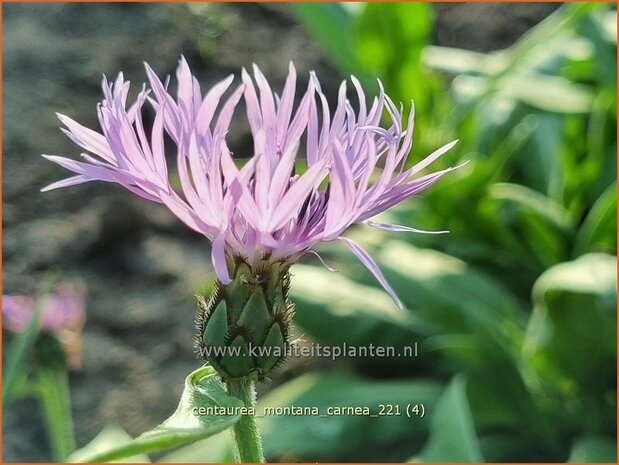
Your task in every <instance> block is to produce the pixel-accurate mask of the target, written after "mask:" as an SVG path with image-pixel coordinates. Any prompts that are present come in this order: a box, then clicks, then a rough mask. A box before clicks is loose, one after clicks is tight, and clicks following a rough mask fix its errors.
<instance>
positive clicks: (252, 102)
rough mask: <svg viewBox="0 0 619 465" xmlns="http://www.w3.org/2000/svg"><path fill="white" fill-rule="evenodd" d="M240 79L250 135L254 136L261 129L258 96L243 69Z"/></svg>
mask: <svg viewBox="0 0 619 465" xmlns="http://www.w3.org/2000/svg"><path fill="white" fill-rule="evenodd" d="M241 79H242V80H243V84H245V92H244V93H243V96H244V98H245V106H246V108H247V121H248V122H249V127H250V128H251V132H252V134H256V133H257V132H258V131H259V130H260V128H261V127H262V112H261V111H260V105H259V104H258V96H257V95H256V88H255V87H254V83H253V81H252V79H251V77H250V76H249V73H248V72H247V70H246V69H245V68H243V70H242V71H241Z"/></svg>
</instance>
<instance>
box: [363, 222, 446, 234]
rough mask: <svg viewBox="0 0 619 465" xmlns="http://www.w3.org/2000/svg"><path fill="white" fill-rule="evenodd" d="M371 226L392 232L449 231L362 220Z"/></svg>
mask: <svg viewBox="0 0 619 465" xmlns="http://www.w3.org/2000/svg"><path fill="white" fill-rule="evenodd" d="M363 224H366V225H368V226H370V227H372V228H376V229H383V230H385V231H393V232H414V233H420V234H447V233H449V231H426V230H424V229H416V228H411V227H410V226H402V225H399V224H390V223H379V222H376V221H370V220H366V221H364V222H363Z"/></svg>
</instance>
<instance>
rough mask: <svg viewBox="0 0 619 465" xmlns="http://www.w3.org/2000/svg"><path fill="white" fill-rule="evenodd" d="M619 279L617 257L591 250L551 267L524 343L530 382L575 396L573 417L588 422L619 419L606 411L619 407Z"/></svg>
mask: <svg viewBox="0 0 619 465" xmlns="http://www.w3.org/2000/svg"><path fill="white" fill-rule="evenodd" d="M616 282H617V260H616V257H614V256H612V255H607V254H588V255H583V256H582V257H580V258H578V259H576V260H574V261H572V262H567V263H562V264H560V265H557V266H555V267H553V268H551V269H549V270H548V271H547V272H545V273H544V274H543V275H542V276H541V277H540V278H539V280H538V281H537V283H536V284H535V287H534V289H533V302H534V304H535V308H534V312H533V315H532V317H531V321H530V323H529V326H528V329H527V334H526V339H525V342H524V347H523V355H524V359H525V360H526V361H527V362H528V363H529V364H530V368H529V369H530V370H531V371H530V373H529V376H531V378H530V384H531V386H532V387H534V388H535V387H536V386H539V385H540V382H542V383H543V384H542V385H541V386H542V387H543V386H551V387H552V391H551V392H555V396H556V395H557V394H560V395H563V396H565V397H566V398H569V399H571V401H570V404H571V407H570V412H571V414H572V415H573V417H574V418H573V421H574V422H577V424H579V425H581V426H582V425H585V426H586V427H588V428H595V429H598V428H604V427H609V426H610V424H609V422H612V423H613V424H614V421H615V420H614V418H613V419H608V418H607V415H606V413H605V412H607V411H608V409H609V408H613V406H614V407H615V408H616V405H614V404H615V400H614V398H615V395H614V394H612V392H614V391H613V390H615V389H616V387H614V386H615V381H616V380H615V377H616V371H615V370H614V367H615V366H616V329H615V328H616V321H617V315H616V306H617V285H616ZM538 389H539V388H538ZM555 398H556V397H555Z"/></svg>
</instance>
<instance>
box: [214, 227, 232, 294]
mask: <svg viewBox="0 0 619 465" xmlns="http://www.w3.org/2000/svg"><path fill="white" fill-rule="evenodd" d="M211 259H212V260H213V268H215V274H216V275H217V278H218V279H219V280H220V281H221V283H222V284H223V285H226V284H230V283H231V282H232V279H231V278H230V274H229V273H228V264H227V263H226V236H225V234H224V233H219V234H218V235H217V236H216V237H215V240H214V241H213V246H212V249H211Z"/></svg>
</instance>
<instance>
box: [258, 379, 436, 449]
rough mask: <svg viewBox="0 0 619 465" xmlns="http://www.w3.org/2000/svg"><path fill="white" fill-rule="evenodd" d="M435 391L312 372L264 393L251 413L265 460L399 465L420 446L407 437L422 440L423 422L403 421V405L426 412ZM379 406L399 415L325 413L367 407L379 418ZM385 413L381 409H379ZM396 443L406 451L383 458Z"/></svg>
mask: <svg viewBox="0 0 619 465" xmlns="http://www.w3.org/2000/svg"><path fill="white" fill-rule="evenodd" d="M440 391H441V386H440V385H439V384H438V383H435V382H432V381H422V380H415V381H411V380H384V381H375V380H369V379H363V378H359V377H356V376H352V375H346V374H336V373H328V374H327V373H322V374H318V373H314V374H306V375H303V376H300V377H299V378H297V379H295V380H293V381H290V382H288V383H286V384H284V385H282V386H280V387H278V388H276V389H274V390H273V391H271V392H270V393H268V394H267V395H266V396H265V397H264V398H263V399H262V400H261V401H260V402H259V403H258V410H257V413H259V414H262V413H265V416H264V418H262V419H261V420H260V421H259V427H260V430H261V432H262V434H263V438H264V447H265V452H266V455H267V456H268V457H278V456H282V455H284V454H285V456H286V457H295V458H297V459H300V460H303V461H316V460H321V459H327V458H328V459H330V460H332V459H334V458H342V459H343V458H346V459H347V460H349V461H350V460H351V459H352V460H354V459H355V458H358V459H362V458H363V459H365V460H368V459H374V458H375V459H376V460H378V461H381V459H382V460H385V459H387V458H391V459H392V460H393V461H398V460H402V459H403V458H405V457H407V456H410V454H411V453H414V450H415V449H416V448H417V447H420V446H421V444H420V443H419V444H416V443H415V441H411V439H410V438H419V440H421V439H422V438H423V436H424V431H427V428H428V426H427V420H426V418H427V417H424V418H419V417H414V416H413V417H412V418H409V417H408V416H407V415H406V410H405V409H406V405H407V404H424V406H425V409H426V410H427V411H432V409H433V407H434V403H435V402H436V399H437V398H438V395H439V393H440ZM380 404H388V405H398V406H399V409H400V415H391V416H386V415H385V416H377V417H371V416H367V415H364V414H350V413H349V414H336V413H334V414H332V415H329V411H328V410H327V409H328V408H334V407H359V408H363V407H369V409H370V414H376V415H378V414H379V413H380V407H379V406H380ZM291 406H295V407H317V408H318V410H319V411H318V415H316V414H304V415H293V414H283V413H280V415H277V411H275V412H270V414H266V413H269V412H266V411H265V409H266V408H267V407H273V408H275V409H277V408H282V407H283V408H285V407H291ZM385 411H386V410H385ZM273 413H275V414H273ZM398 441H401V442H402V443H403V444H404V448H405V449H407V451H404V452H402V453H401V455H400V456H389V457H386V456H385V454H388V452H385V448H387V449H389V447H387V446H388V445H393V444H397V443H398Z"/></svg>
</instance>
